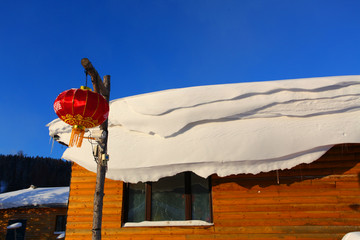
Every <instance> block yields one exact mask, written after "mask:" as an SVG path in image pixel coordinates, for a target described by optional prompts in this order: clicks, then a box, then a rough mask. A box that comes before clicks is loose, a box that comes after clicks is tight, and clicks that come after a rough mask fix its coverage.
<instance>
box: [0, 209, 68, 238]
mask: <svg viewBox="0 0 360 240" xmlns="http://www.w3.org/2000/svg"><path fill="white" fill-rule="evenodd" d="M66 211H67V208H66V207H61V208H12V209H1V210H0V239H5V238H6V231H7V230H6V227H7V226H8V222H9V220H15V219H25V220H26V230H25V239H27V240H35V239H36V240H39V239H48V240H50V239H56V237H57V236H58V235H55V234H54V232H55V224H56V216H57V215H66Z"/></svg>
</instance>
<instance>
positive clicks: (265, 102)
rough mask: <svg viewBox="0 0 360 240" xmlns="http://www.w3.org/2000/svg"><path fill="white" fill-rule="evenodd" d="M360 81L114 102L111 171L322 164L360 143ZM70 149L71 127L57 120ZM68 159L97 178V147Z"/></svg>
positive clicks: (54, 130)
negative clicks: (340, 148) (339, 147)
mask: <svg viewBox="0 0 360 240" xmlns="http://www.w3.org/2000/svg"><path fill="white" fill-rule="evenodd" d="M359 97H360V76H341V77H323V78H308V79H296V80H281V81H269V82H252V83H239V84H226V85H214V86H199V87H192V88H184V89H174V90H167V91H161V92H154V93H149V94H143V95H138V96H132V97H127V98H122V99H117V100H114V101H112V102H111V104H110V116H109V145H108V152H109V155H110V161H109V171H108V173H107V177H109V178H112V179H116V180H123V181H126V182H133V183H135V182H139V181H156V180H158V179H159V178H161V177H165V176H171V175H174V174H176V173H179V172H183V171H193V172H195V173H196V174H198V175H200V176H203V177H207V176H209V175H211V174H213V173H216V174H218V175H220V176H227V175H231V174H240V173H253V174H256V173H259V172H266V171H271V170H276V169H286V168H291V167H294V166H296V165H298V164H300V163H310V162H312V161H314V160H316V159H318V158H319V157H320V156H321V155H323V154H324V153H325V152H326V151H327V150H328V149H329V148H331V147H332V146H333V145H334V144H339V143H358V142H360V131H359V130H360V124H359V117H360V98H359ZM48 126H49V131H50V136H54V135H58V136H59V137H60V138H59V141H62V142H65V143H67V142H68V141H69V137H70V131H71V127H70V126H68V125H66V124H65V123H63V122H62V121H60V120H59V119H56V120H54V121H53V122H51V123H50V124H49V125H48ZM63 158H64V159H67V160H71V161H74V162H77V163H78V164H80V165H82V166H83V167H85V168H87V169H89V170H91V171H93V172H96V163H95V161H94V159H93V156H92V145H91V144H90V143H89V142H88V141H86V140H85V141H84V142H83V146H82V147H81V148H68V149H67V150H66V151H65V152H64V154H63Z"/></svg>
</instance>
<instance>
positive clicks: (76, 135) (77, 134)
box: [69, 125, 85, 148]
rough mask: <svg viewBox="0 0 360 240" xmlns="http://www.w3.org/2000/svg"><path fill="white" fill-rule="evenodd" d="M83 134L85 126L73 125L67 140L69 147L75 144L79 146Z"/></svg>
mask: <svg viewBox="0 0 360 240" xmlns="http://www.w3.org/2000/svg"><path fill="white" fill-rule="evenodd" d="M84 134H85V127H83V126H79V125H75V126H74V127H73V129H72V131H71V137H70V141H69V147H73V146H74V145H76V147H78V148H79V147H81V144H82V141H83V138H84Z"/></svg>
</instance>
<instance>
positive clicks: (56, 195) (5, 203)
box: [0, 187, 69, 209]
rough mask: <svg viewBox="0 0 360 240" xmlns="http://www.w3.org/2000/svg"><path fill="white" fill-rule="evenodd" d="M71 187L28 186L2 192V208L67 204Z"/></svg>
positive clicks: (0, 203)
mask: <svg viewBox="0 0 360 240" xmlns="http://www.w3.org/2000/svg"><path fill="white" fill-rule="evenodd" d="M68 198H69V187H49V188H32V187H30V188H28V189H22V190H18V191H13V192H7V193H2V194H0V209H8V208H18V207H55V206H66V205H67V203H68Z"/></svg>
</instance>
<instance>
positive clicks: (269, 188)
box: [66, 144, 360, 240]
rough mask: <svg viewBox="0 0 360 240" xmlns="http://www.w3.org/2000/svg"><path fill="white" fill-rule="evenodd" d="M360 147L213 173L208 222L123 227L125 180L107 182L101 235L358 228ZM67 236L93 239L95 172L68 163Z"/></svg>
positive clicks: (312, 232)
mask: <svg viewBox="0 0 360 240" xmlns="http://www.w3.org/2000/svg"><path fill="white" fill-rule="evenodd" d="M359 160H360V145H355V144H344V145H337V146H335V147H334V148H332V149H331V150H329V151H328V152H327V153H326V154H325V155H324V156H323V157H321V158H320V159H318V160H317V161H315V162H313V163H311V164H301V165H299V166H297V167H295V168H292V169H290V170H281V171H278V172H276V171H272V172H268V173H261V174H257V175H252V174H240V175H234V176H229V177H225V178H220V177H217V176H212V201H213V222H214V225H213V226H208V227H122V226H121V211H122V193H123V183H122V182H120V181H114V180H109V179H107V180H106V182H105V197H104V210H103V230H102V238H103V239H129V240H130V239H159V240H165V239H172V240H178V239H179V240H180V239H181V240H185V239H209V240H210V239H255V240H265V239H266V240H271V239H274V240H275V239H276V240H277V239H304V240H305V239H319V240H320V239H321V240H335V239H341V238H342V236H343V235H344V234H345V233H347V232H350V231H360V185H359V174H360V163H359ZM72 175H73V176H72V180H71V187H70V199H69V210H68V220H67V230H66V239H68V240H70V239H91V225H92V209H93V195H94V188H95V174H94V173H91V172H89V171H87V170H85V169H84V168H82V167H80V166H78V165H77V164H74V165H73V171H72Z"/></svg>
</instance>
